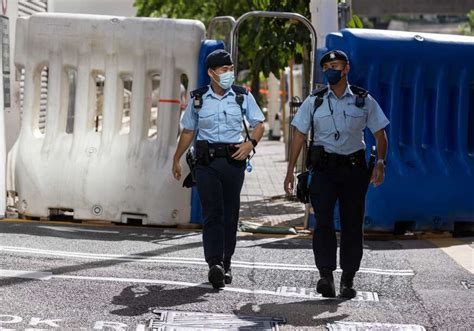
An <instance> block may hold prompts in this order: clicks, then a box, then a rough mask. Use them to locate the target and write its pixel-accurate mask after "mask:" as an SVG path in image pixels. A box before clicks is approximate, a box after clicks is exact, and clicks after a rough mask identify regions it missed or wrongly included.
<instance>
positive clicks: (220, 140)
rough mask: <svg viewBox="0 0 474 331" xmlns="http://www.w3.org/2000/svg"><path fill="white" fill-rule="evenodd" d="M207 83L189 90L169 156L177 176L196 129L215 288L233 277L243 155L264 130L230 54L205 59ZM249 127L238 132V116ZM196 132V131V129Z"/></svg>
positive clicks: (206, 250) (197, 174) (198, 169)
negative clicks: (237, 83)
mask: <svg viewBox="0 0 474 331" xmlns="http://www.w3.org/2000/svg"><path fill="white" fill-rule="evenodd" d="M206 67H207V69H208V71H207V73H208V75H209V76H210V78H211V84H210V85H209V86H204V87H202V88H200V89H197V90H195V91H193V92H191V97H192V98H193V100H192V101H191V102H189V104H188V106H187V108H186V111H185V113H184V116H183V118H182V121H181V125H182V127H183V131H182V133H181V136H180V139H179V143H178V147H177V148H176V153H175V156H174V160H173V175H174V177H175V178H176V179H177V180H180V178H181V167H180V165H179V160H180V158H181V156H182V155H183V153H184V152H185V151H186V149H187V148H188V147H189V146H190V144H191V143H192V141H193V139H194V136H195V134H197V140H196V144H195V148H196V156H197V162H198V163H197V166H196V168H195V179H196V184H197V190H198V193H199V198H200V200H201V206H202V213H203V245H204V256H205V258H206V262H207V263H208V264H209V273H208V278H209V281H210V282H211V284H212V285H213V287H214V288H221V287H224V286H225V285H224V284H225V283H227V284H229V283H230V282H231V281H232V274H231V270H230V264H231V258H232V255H233V254H234V250H235V245H236V235H237V222H238V218H239V209H240V191H241V189H242V184H243V181H244V170H245V160H246V158H247V156H248V155H249V154H250V152H251V151H252V150H253V149H254V148H255V146H257V143H258V141H259V140H260V139H261V137H262V135H263V131H264V128H263V120H264V117H263V114H262V112H261V110H260V108H259V107H258V105H257V103H256V102H255V99H254V98H253V96H252V95H251V94H250V93H248V92H247V91H246V90H245V89H244V88H242V87H239V86H235V85H232V83H233V82H234V71H233V70H234V67H233V65H232V60H231V57H230V54H229V53H228V52H226V51H224V50H216V51H214V52H212V53H211V54H209V55H208V56H207V58H206ZM244 115H245V117H246V118H247V121H248V122H249V124H250V126H252V127H254V130H253V133H252V137H251V139H250V140H248V141H245V142H244V138H243V137H242V134H241V131H242V123H243V122H242V120H243V116H244ZM196 131H197V132H196Z"/></svg>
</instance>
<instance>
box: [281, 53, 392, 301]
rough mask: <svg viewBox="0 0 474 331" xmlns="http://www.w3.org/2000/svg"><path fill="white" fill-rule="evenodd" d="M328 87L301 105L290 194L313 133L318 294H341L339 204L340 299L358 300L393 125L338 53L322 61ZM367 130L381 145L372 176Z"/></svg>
mask: <svg viewBox="0 0 474 331" xmlns="http://www.w3.org/2000/svg"><path fill="white" fill-rule="evenodd" d="M320 65H321V67H322V69H323V73H324V76H325V77H326V79H327V81H328V83H329V84H328V86H327V87H325V88H323V89H321V90H319V91H314V92H313V93H312V95H310V96H309V97H308V98H306V100H305V101H304V102H303V104H302V105H301V107H300V109H299V110H298V112H297V113H296V115H295V118H294V120H293V121H292V123H291V124H292V125H293V126H294V127H295V128H296V130H294V135H293V141H292V144H291V154H290V160H289V164H288V171H287V175H286V178H285V182H284V188H285V191H286V192H287V193H288V194H291V193H292V191H293V182H294V175H293V172H294V168H295V164H296V162H297V159H298V155H299V153H300V150H301V148H302V147H303V145H304V143H305V139H306V134H308V132H309V131H310V129H311V128H312V129H313V130H314V131H313V132H314V140H313V144H312V146H311V148H310V152H309V155H308V157H309V167H310V169H312V171H313V175H312V177H311V178H312V179H311V183H310V200H311V204H312V206H313V209H314V214H315V217H316V225H315V229H314V234H313V251H314V256H315V261H316V267H317V268H318V270H319V273H320V279H319V281H318V283H317V291H318V292H319V293H321V294H322V295H323V296H324V297H334V296H335V295H336V291H335V286H334V278H333V271H334V270H336V254H337V253H336V252H337V239H336V233H335V229H334V221H333V215H334V207H335V204H336V200H339V211H340V221H341V237H340V241H341V242H340V252H339V253H340V266H341V269H342V276H341V283H340V296H341V297H343V298H349V299H350V298H353V297H355V296H356V293H357V292H356V291H355V290H354V288H353V279H354V276H355V274H356V272H357V271H358V270H359V267H360V262H361V259H362V243H363V220H364V212H365V210H364V208H365V195H366V193H367V188H368V185H369V182H372V183H373V184H374V186H375V187H377V186H379V185H380V184H382V183H383V181H384V173H385V157H386V155H387V146H388V142H387V135H386V133H385V130H384V128H385V127H386V126H387V125H388V124H389V121H388V119H387V117H386V116H385V115H384V113H383V112H382V110H381V109H380V107H379V105H378V104H377V102H376V101H375V100H374V99H373V98H372V97H371V96H370V95H369V94H368V93H367V91H365V90H363V89H361V88H358V87H356V86H350V85H349V84H348V81H347V74H348V73H349V70H350V67H349V59H348V57H347V55H346V54H345V53H344V52H342V51H339V50H334V51H330V52H328V53H326V54H324V55H323V57H322V58H321V61H320ZM366 127H368V128H369V129H370V131H371V132H372V134H373V135H374V137H375V140H376V143H377V156H378V160H377V163H376V165H375V167H374V170H373V172H372V173H371V174H369V173H368V168H367V163H366V160H365V147H366V146H365V142H364V129H365V128H366Z"/></svg>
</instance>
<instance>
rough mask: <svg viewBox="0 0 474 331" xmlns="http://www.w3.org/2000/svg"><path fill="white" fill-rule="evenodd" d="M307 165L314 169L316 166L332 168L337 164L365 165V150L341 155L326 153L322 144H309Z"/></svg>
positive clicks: (337, 165)
mask: <svg viewBox="0 0 474 331" xmlns="http://www.w3.org/2000/svg"><path fill="white" fill-rule="evenodd" d="M307 165H308V166H311V167H313V168H314V169H318V168H334V167H339V166H350V167H365V166H367V163H366V161H365V151H364V150H363V149H361V150H359V151H357V152H355V153H352V154H349V155H341V154H336V153H328V152H326V151H325V150H324V147H323V146H311V147H310V148H309V153H308V164H307Z"/></svg>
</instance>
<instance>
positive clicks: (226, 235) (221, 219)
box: [196, 157, 245, 266]
mask: <svg viewBox="0 0 474 331" xmlns="http://www.w3.org/2000/svg"><path fill="white" fill-rule="evenodd" d="M244 170H245V161H237V160H230V161H229V160H228V159H227V158H225V157H218V158H215V159H214V160H212V161H211V163H210V164H209V165H207V166H206V165H201V164H198V165H197V166H196V183H197V189H198V194H199V198H200V200H201V206H202V216H203V232H202V237H203V245H204V256H205V258H206V262H207V263H208V264H209V265H210V266H211V265H213V264H217V263H221V262H224V264H226V263H230V260H231V258H232V255H233V254H234V251H235V245H236V241H237V226H238V224H237V223H238V220H239V210H240V191H241V189H242V184H243V183H244V175H245V173H244Z"/></svg>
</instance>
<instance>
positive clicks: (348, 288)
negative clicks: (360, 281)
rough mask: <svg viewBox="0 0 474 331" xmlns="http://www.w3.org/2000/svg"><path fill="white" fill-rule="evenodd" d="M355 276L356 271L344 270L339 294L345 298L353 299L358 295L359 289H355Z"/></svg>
mask: <svg viewBox="0 0 474 331" xmlns="http://www.w3.org/2000/svg"><path fill="white" fill-rule="evenodd" d="M354 276H355V272H344V271H343V272H342V276H341V287H340V292H339V296H340V297H341V298H344V299H353V298H355V297H356V295H357V291H356V290H354Z"/></svg>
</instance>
